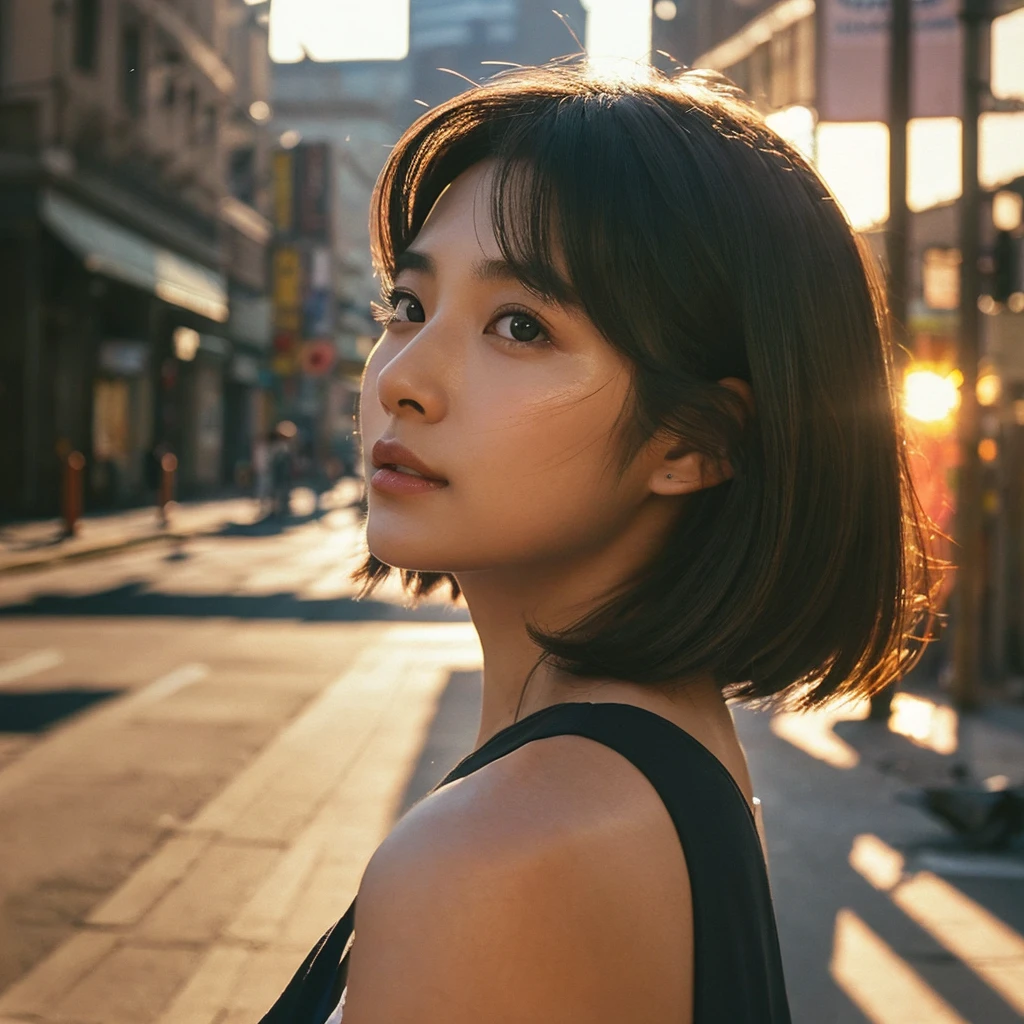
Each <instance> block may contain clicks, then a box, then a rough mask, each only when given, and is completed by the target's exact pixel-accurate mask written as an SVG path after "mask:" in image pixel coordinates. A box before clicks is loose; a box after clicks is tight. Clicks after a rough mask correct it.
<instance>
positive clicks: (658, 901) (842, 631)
mask: <svg viewBox="0 0 1024 1024" xmlns="http://www.w3.org/2000/svg"><path fill="white" fill-rule="evenodd" d="M371 225H372V229H373V255H374V260H375V269H376V271H377V273H378V274H379V275H380V278H381V281H382V282H383V284H384V286H385V296H386V302H385V303H384V305H383V307H382V308H381V310H380V311H379V315H380V317H381V319H382V321H383V322H384V324H385V332H384V334H383V336H382V338H381V340H380V342H379V343H378V345H377V346H376V347H375V349H374V351H373V354H372V355H371V357H370V359H369V361H368V364H367V366H366V370H365V373H364V376H363V384H362V395H361V400H360V436H361V437H362V438H363V441H364V444H365V445H366V448H365V450H364V452H363V458H364V460H365V463H366V469H367V472H366V476H367V480H368V494H369V506H368V515H367V522H366V530H367V543H368V547H369V551H370V554H369V556H368V557H367V559H366V562H365V564H364V565H363V566H362V568H361V569H360V570H359V572H358V573H357V574H356V576H355V579H356V580H357V581H359V582H361V583H362V584H363V585H364V589H363V593H362V595H361V596H365V595H366V594H368V593H371V592H372V591H373V589H374V588H375V587H376V586H377V585H379V584H380V583H382V582H383V581H384V580H386V579H387V578H388V576H389V574H390V572H391V571H392V568H399V569H401V571H402V573H401V575H402V583H403V585H404V586H405V587H406V589H407V591H408V592H409V594H410V595H411V596H412V597H413V598H414V599H417V598H421V597H423V596H425V595H428V594H430V593H432V592H433V591H434V590H436V589H437V588H438V587H439V586H441V585H444V584H447V585H448V587H449V588H450V593H451V596H452V598H453V599H455V598H458V597H459V596H464V597H465V600H466V602H467V603H468V606H469V609H470V612H471V614H472V618H473V623H474V626H475V627H476V629H477V632H478V633H479V636H480V641H481V645H482V648H483V653H484V674H483V704H482V717H481V725H480V732H479V735H478V739H477V745H476V748H475V750H474V751H473V752H472V753H470V754H469V755H468V756H467V757H466V758H465V759H464V760H463V761H461V762H460V763H459V764H458V765H457V766H456V767H455V768H454V769H453V770H452V771H451V772H450V773H449V774H448V775H447V777H446V778H445V779H444V780H442V782H441V783H440V784H439V785H438V786H437V787H436V788H435V789H434V790H433V791H432V792H431V793H430V794H429V795H428V796H427V797H425V798H424V799H423V800H422V801H421V802H420V803H419V804H417V805H416V806H415V807H414V808H413V809H412V810H411V811H410V812H409V813H408V814H406V815H405V816H404V817H403V818H402V820H401V821H400V822H399V823H398V825H397V826H396V827H395V828H394V830H393V831H392V832H391V834H390V835H389V836H388V837H387V838H386V839H385V840H384V842H383V843H382V844H381V846H380V847H379V848H378V850H377V852H376V853H375V854H374V856H373V858H372V859H371V861H370V864H369V866H368V867H367V869H366V872H365V874H364V876H363V880H362V884H361V886H360V889H359V896H358V910H357V909H356V903H353V904H352V906H351V907H350V908H349V910H348V912H347V913H346V914H345V915H344V917H343V918H342V919H341V920H340V921H339V922H338V924H337V925H336V926H335V927H334V928H332V929H331V930H330V931H329V932H328V933H327V934H326V935H325V936H324V937H323V939H322V940H321V941H320V943H318V945H317V946H316V947H315V949H314V950H313V951H312V952H311V954H310V955H309V957H308V958H307V960H306V962H305V963H304V964H303V965H302V967H301V968H300V970H299V971H298V973H297V974H296V975H295V977H294V979H293V981H292V982H291V984H290V985H289V986H288V988H287V989H286V991H285V992H284V993H283V995H282V996H281V998H280V1000H279V1001H278V1002H277V1004H275V1006H274V1008H273V1009H272V1010H271V1011H270V1012H269V1013H268V1014H267V1016H266V1017H265V1018H264V1021H265V1022H266V1024H285V1022H288V1024H325V1022H329V1024H338V1022H341V1021H342V1020H344V1024H482V1022H487V1024H513V1022H515V1024H527V1022H529V1024H566V1022H570V1021H571V1022H582V1021H586V1022H588V1024H623V1022H629V1024H669V1022H672V1024H784V1022H788V1021H789V1019H790V1014H789V1009H788V1001H787V996H786V988H785V982H784V978H783V969H782V961H781V956H780V951H779V943H778V938H777V934H776V926H775V918H774V912H773V907H772V900H771V893H770V889H769V883H768V874H767V868H766V863H765V858H764V854H763V850H762V843H761V839H760V837H759V829H758V827H757V819H756V808H757V803H756V800H755V798H754V788H753V784H752V782H751V779H750V775H749V773H748V770H747V764H746V759H745V756H744V752H743V750H742V748H741V746H740V743H739V740H738V738H737V735H736V731H735V728H734V725H733V721H732V718H731V715H730V711H729V708H728V706H727V703H726V700H727V698H729V697H732V698H737V699H743V700H750V701H757V702H760V703H765V702H769V701H775V702H779V701H787V702H790V703H793V704H802V705H812V704H820V703H822V702H824V701H827V700H829V699H831V698H834V697H837V696H840V695H843V696H850V695H855V696H856V695H869V694H871V693H873V692H876V691H877V690H878V689H879V688H881V687H882V686H884V685H885V684H886V683H888V682H889V681H890V680H891V679H893V678H894V677H896V676H898V675H899V674H900V673H901V672H902V671H904V670H905V669H906V668H908V667H909V665H910V664H911V663H912V662H913V660H914V656H915V651H914V649H913V648H912V647H911V646H910V645H908V643H907V637H908V636H909V635H911V633H912V631H913V629H914V626H915V623H916V622H917V621H918V618H919V616H920V615H921V614H922V613H923V612H924V611H925V610H926V609H927V608H928V606H929V600H930V595H931V579H930V574H929V571H928V565H927V562H926V556H925V555H924V545H923V539H922V523H923V517H922V514H921V512H920V509H919V506H918V503H917V502H916V500H915V498H914V496H913V489H912V487H911V484H910V476H909V470H908V466H907V463H906V457H905V454H904V447H903V438H902V434H901V426H900V420H899V415H898V406H897V399H896V392H895V388H894V382H893V372H892V351H891V346H890V342H889V339H888V336H887V334H886V326H885V325H886V313H885V307H884V303H883V299H882V297H881V296H882V292H881V289H880V286H879V281H878V277H877V275H876V273H875V270H874V268H873V266H872V264H871V262H870V260H869V257H868V255H867V252H866V250H865V249H864V248H863V247H862V246H861V245H860V243H859V241H858V239H857V237H856V236H855V234H854V232H853V230H852V229H851V227H850V225H849V223H848V222H847V220H846V219H845V217H844V216H843V214H842V212H841V211H840V209H839V207H838V205H837V204H836V202H835V200H834V198H833V197H832V196H831V195H830V194H829V192H828V189H827V188H826V186H825V185H824V184H823V183H822V181H821V180H820V178H819V177H818V175H817V173H816V172H815V171H814V170H813V168H812V167H811V166H810V165H809V163H808V162H807V160H806V159H805V158H804V157H803V156H802V155H801V154H800V153H799V152H798V151H797V150H796V149H795V148H794V147H793V146H791V145H790V144H789V143H787V142H785V141H784V140H783V139H782V138H780V137H779V136H778V135H776V134H775V133H774V132H773V131H772V130H771V129H769V128H768V127H767V125H766V124H765V122H764V120H763V119H762V117H761V116H760V115H759V114H758V113H757V112H756V111H755V109H754V108H753V106H752V105H750V104H749V103H748V101H747V100H746V99H745V97H744V96H743V95H742V94H741V93H740V92H739V90H737V89H736V88H735V87H734V86H732V85H731V84H730V83H728V82H727V81H725V80H724V79H722V78H721V77H719V76H717V75H715V74H714V73H711V72H699V71H688V72H685V73H682V74H680V75H679V76H678V77H676V78H675V79H673V80H671V81H670V80H667V79H666V78H664V77H663V76H661V75H660V74H659V73H657V72H655V71H653V70H650V69H648V70H647V71H646V72H645V77H644V76H640V75H638V77H637V78H636V79H630V80H620V79H614V80H610V79H604V78H601V77H600V76H598V75H597V74H594V73H592V72H591V71H590V70H589V69H588V68H587V67H586V66H585V65H578V66H570V65H565V64H562V65H558V66H551V67H547V68H534V69H522V70H514V71H511V72H506V73H504V74H501V75H499V76H497V77H496V78H495V79H493V80H491V81H489V82H487V83H484V84H483V85H482V86H480V87H479V88H475V89H472V90H470V91H468V92H465V93H463V94H461V95H459V96H457V97H455V98H454V99H452V100H450V101H448V102H447V103H443V104H441V105H440V106H438V107H437V108H435V109H433V110H431V111H429V112H427V113H425V114H424V115H423V116H422V117H421V118H420V119H419V120H418V121H417V122H416V123H415V124H413V125H412V127H410V128H409V130H408V131H407V132H406V133H405V134H404V135H403V136H402V138H401V139H400V140H399V142H398V143H397V145H396V146H395V147H394V149H393V150H392V151H391V154H390V156H389V158H388V162H387V164H386V166H385V168H384V170H383V172H382V173H381V176H380V178H379V180H378V183H377V188H376V191H375V194H374V198H373V206H372V210H371ZM371 463H372V465H371ZM371 477H372V479H371ZM541 741H543V742H541ZM340 895H341V894H339V896H340Z"/></svg>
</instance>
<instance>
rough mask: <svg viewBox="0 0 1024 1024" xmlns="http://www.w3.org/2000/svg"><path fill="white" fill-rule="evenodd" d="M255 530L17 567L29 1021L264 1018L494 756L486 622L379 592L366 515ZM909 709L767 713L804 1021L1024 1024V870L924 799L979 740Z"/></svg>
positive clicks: (768, 781)
mask: <svg viewBox="0 0 1024 1024" xmlns="http://www.w3.org/2000/svg"><path fill="white" fill-rule="evenodd" d="M237 518H238V522H236V523H234V524H231V523H228V524H225V525H224V527H223V528H222V529H221V530H220V531H219V533H218V534H217V535H214V536H206V537H200V538H194V539H192V540H190V541H188V542H187V543H186V544H184V545H183V546H182V547H181V548H179V549H177V550H172V549H168V548H150V549H142V550H139V551H136V552H127V553H124V554H121V555H115V556H111V557H109V558H105V559H99V560H94V561H90V562H86V563H74V564H67V565H65V566H58V567H55V568H52V569H48V570H45V571H41V572H37V573H33V574H30V575H29V574H26V575H22V576H12V577H7V578H4V579H0V865H2V869H0V950H2V955H0V1024H10V1022H35V1024H49V1022H55V1024H56V1022H82V1024H85V1022H90V1024H91V1022H95V1024H121V1022H124V1024H149V1022H159V1024H254V1022H255V1021H256V1020H258V1019H259V1017H260V1015H261V1014H262V1012H263V1010H264V1009H265V1007H266V1005H267V1003H268V1001H269V1000H271V999H272V997H273V995H274V994H276V991H278V990H279V989H280V987H281V985H282V984H283V983H284V980H285V979H286V978H287V977H288V975H289V974H290V973H291V970H292V969H293V968H294V966H295V965H296V964H297V962H298V960H299V959H300V958H301V956H302V954H303V953H304V952H305V950H306V949H307V948H308V947H309V945H310V944H311V943H312V942H313V941H314V940H315V938H316V937H317V936H318V935H319V934H321V932H322V931H323V930H324V928H325V927H326V926H327V925H328V924H329V923H330V922H331V921H332V920H333V918H334V917H336V916H337V914H338V913H339V912H340V911H341V910H343V909H344V907H345V906H346V905H347V903H348V900H349V898H350V896H351V893H352V892H353V890H354V888H355V887H356V885H357V884H358V880H359V877H360V874H361V872H362V869H363V867H364V866H365V863H366V860H367V859H368V857H369V856H370V854H371V853H372V850H373V849H374V847H375V846H376V844H377V843H378V842H379V841H380V839H381V838H382V837H383V836H384V835H385V834H386V833H387V831H388V829H389V828H390V827H391V825H392V824H393V822H394V820H395V818H396V817H397V816H398V815H400V814H401V813H402V812H403V810H404V809H405V808H407V807H408V806H409V805H410V804H411V803H412V802H414V801H415V800H416V799H418V798H419V796H421V795H422V794H423V793H424V792H426V790H427V789H429V788H430V786H431V785H432V784H433V783H434V782H435V781H436V779H437V778H439V777H440V776H441V775H442V774H443V772H444V771H445V770H446V769H447V768H448V767H449V766H450V765H451V764H453V763H454V762H455V761H456V760H457V759H458V758H459V757H460V756H462V755H463V754H464V753H466V752H467V751H468V750H469V748H470V746H471V744H472V741H473V738H474V737H475V734H476V727H477V715H478V711H479V667H480V652H479V646H478V644H477V642H476V638H475V634H474V633H473V631H472V628H471V626H470V624H469V622H468V618H467V616H466V614H465V612H464V610H460V609H454V610H453V609H449V608H446V607H444V605H443V603H442V602H440V601H438V600H432V601H431V602H429V603H427V604H426V605H424V606H423V607H422V608H420V609H419V610H416V611H411V610H408V609H405V608H403V607H402V606H401V602H400V600H399V595H398V594H397V592H396V590H395V589H394V588H392V589H391V590H389V591H388V592H387V593H385V594H381V595H380V596H379V597H378V598H375V599H374V600H372V601H369V602H366V603H356V602H354V601H353V596H354V592H355V591H354V587H353V586H352V584H351V583H350V582H349V581H348V579H347V577H348V573H349V572H350V571H351V569H352V567H353V566H354V564H356V560H357V559H358V556H359V551H360V539H359V531H358V527H357V522H356V515H355V512H354V511H352V510H345V509H339V510H335V511H332V512H330V513H328V514H327V515H325V516H323V517H322V518H306V519H300V520H297V521H295V522H293V523H290V524H289V525H288V526H287V527H286V528H285V529H275V530H269V529H267V528H266V527H260V526H254V525H252V524H251V523H249V522H248V521H247V517H246V516H244V515H240V516H238V517H237ZM915 701H916V703H915ZM899 710H900V714H899V715H898V716H897V718H898V721H897V722H896V726H897V729H896V731H888V732H887V731H885V730H884V729H881V730H880V729H879V728H877V727H875V726H873V725H871V724H869V723H866V722H862V721H857V720H852V721H843V722H837V721H835V720H833V718H830V717H828V716H811V717H809V718H807V717H805V718H799V719H796V718H787V717H785V716H777V717H776V718H774V719H769V718H768V717H767V716H766V715H755V714H753V713H751V712H739V713H738V720H739V724H740V728H741V732H742V735H743V738H744V742H745V744H746V746H747V749H748V752H749V754H750V757H751V761H752V765H753V769H754V772H755V776H756V778H757V782H758V789H759V792H760V795H761V797H762V800H763V802H764V806H765V812H766V819H767V827H768V833H769V846H770V856H771V867H772V877H773V887H774V890H775V896H776V902H777V906H778V915H779V922H780V931H781V935H782V940H783V947H784V953H785V956H786V961H787V969H788V973H789V985H790V989H791V994H792V1001H793V1004H794V1019H795V1020H796V1022H797V1024H854V1022H856V1024H863V1022H864V1021H871V1022H875V1024H956V1022H960V1021H969V1022H974V1024H1004V1022H1010V1021H1015V1020H1018V1019H1019V1015H1021V1014H1024V939H1022V938H1021V934H1022V933H1024V861H1022V860H1021V858H1020V857H1017V856H1014V855H1004V856H1001V857H999V858H988V859H985V858H979V857H977V856H964V855H963V854H962V853H960V852H959V851H957V850H955V849H953V848H952V847H950V845H949V843H948V841H947V840H946V839H945V837H944V836H943V835H942V833H941V831H940V830H939V829H938V827H937V826H935V825H934V824H932V823H931V822H929V821H928V820H926V819H925V818H924V817H923V816H921V815H920V814H919V813H918V812H916V811H914V810H912V809H908V808H907V807H905V806H904V805H902V804H900V803H898V802H897V801H896V799H895V797H896V795H897V793H899V792H900V791H901V790H905V789H906V788H907V787H908V786H909V785H911V784H913V783H916V782H920V781H922V780H924V779H926V778H930V777H941V776H942V774H943V773H944V772H945V771H946V770H947V769H948V764H949V760H950V744H951V742H952V743H953V745H955V743H956V722H955V721H952V722H951V721H950V718H949V715H950V714H952V713H951V712H947V710H946V709H943V708H941V706H938V705H937V704H936V703H935V702H934V701H930V700H928V699H925V698H913V697H907V698H905V699H904V700H903V703H902V704H901V705H900V709H899ZM856 713H857V712H850V714H853V715H854V717H855V715H856ZM972 728H974V727H972ZM950 729H952V740H951V734H950ZM961 731H962V730H961ZM975 737H976V748H978V749H977V753H976V755H974V756H975V758H976V760H977V762H978V765H979V769H980V770H982V771H983V772H986V773H987V772H989V771H995V770H996V769H997V768H998V767H999V766H1000V765H1004V764H1005V765H1009V764H1014V765H1018V766H1019V763H1020V760H1019V759H1020V754H1021V752H1022V751H1024V744H1022V743H1021V740H1020V736H1019V734H1018V733H1015V732H1014V731H1013V730H1010V729H1006V728H1003V727H1002V726H1000V724H999V723H995V724H993V723H986V722H983V723H980V724H978V725H977V727H976V729H975Z"/></svg>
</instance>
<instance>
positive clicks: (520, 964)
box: [345, 736, 692, 1024]
mask: <svg viewBox="0 0 1024 1024" xmlns="http://www.w3.org/2000/svg"><path fill="white" fill-rule="evenodd" d="M348 983H349V991H348V996H347V1001H346V1006H345V1024H378V1022H381V1024H383V1022H384V1021H387V1022H389V1024H403V1022H406V1021H408V1022H410V1024H412V1022H413V1021H415V1022H416V1024H434V1022H437V1024H440V1022H441V1021H444V1022H445V1024H469V1022H473V1024H477V1022H479V1021H481V1020H486V1021H488V1022H492V1024H505V1022H508V1024H512V1022H526V1021H530V1022H534V1024H546V1022H551V1024H554V1022H555V1021H557V1022H559V1024H572V1022H575V1021H579V1022H580V1024H583V1022H584V1021H586V1022H587V1024H601V1022H604V1021H607V1022H609V1024H611V1022H612V1021H615V1022H621V1021H622V1020H629V1021H631V1022H635V1024H648V1022H649V1024H662V1022H668V1021H670V1020H671V1021H679V1020H684V1021H686V1020H689V1019H690V1003H691V1001H692V995H691V992H692V917H691V904H690V893H689V883H688V879H687V874H686V867H685V862H684V859H683V856H682V851H681V849H680V846H679V841H678V838H677V836H676V833H675V829H674V827H673V825H672V821H671V818H670V817H669V816H668V812H667V811H666V810H665V808H664V805H663V804H662V803H661V801H660V799H659V798H658V795H657V793H656V792H655V791H654V789H653V787H651V785H650V783H649V782H647V780H646V779H645V778H644V777H643V776H642V775H641V774H640V773H639V772H638V771H637V770H636V769H635V768H634V767H633V766H632V765H631V764H630V763H629V762H628V761H626V760H625V759H623V758H622V757H621V756H620V755H618V754H617V753H616V752H615V751H612V750H609V749H608V748H607V747H603V746H602V745H600V744H597V743H594V742H593V741H590V740H586V739H584V738H582V737H575V736H557V737H551V738H548V739H543V740H535V741H534V742H532V743H529V744H526V745H524V746H523V747H520V748H519V749H518V750H516V751H514V752H512V753H511V754H509V755H507V756H506V757H504V758H501V759H499V760H498V761H495V762H493V763H492V764H490V765H487V766H486V767H485V768H482V769H480V770H479V771H478V772H475V773H474V774H473V775H471V776H469V777H467V778H466V779H462V780H460V781H459V782H456V783H452V784H451V785H449V786H446V787H445V788H444V789H442V790H440V791H439V792H438V793H435V794H433V795H432V796H430V797H428V798H427V799H426V800H424V801H422V802H421V803H420V804H419V805H418V806H417V807H415V808H414V809H413V810H412V811H411V812H410V813H409V814H408V815H406V816H405V818H403V819H402V821H401V822H399V824H398V825H397V826H396V828H395V830H394V831H393V832H392V833H391V835H390V836H388V838H387V839H386V840H385V841H384V843H382V844H381V846H380V848H379V849H378V851H377V852H376V854H375V855H374V857H373V859H372V860H371V862H370V865H369V867H368V868H367V870H366V874H365V876H364V878H363V883H362V885H361V887H360V892H359V901H358V908H357V912H356V941H355V943H354V945H353V950H352V957H351V962H350V971H349V982H348Z"/></svg>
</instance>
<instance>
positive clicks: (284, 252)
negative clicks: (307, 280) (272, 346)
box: [274, 245, 303, 332]
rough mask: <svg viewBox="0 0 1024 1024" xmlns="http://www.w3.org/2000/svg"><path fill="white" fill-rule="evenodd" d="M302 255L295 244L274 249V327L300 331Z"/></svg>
mask: <svg viewBox="0 0 1024 1024" xmlns="http://www.w3.org/2000/svg"><path fill="white" fill-rule="evenodd" d="M302 291H303V288H302V257H301V255H300V253H299V250H298V249H296V248H295V246H293V245H283V246H279V247H278V248H277V249H276V250H275V251H274V327H275V329H277V330H278V331H291V332H295V331H298V330H299V329H300V328H301V326H302V322H301V310H302Z"/></svg>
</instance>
